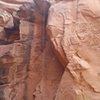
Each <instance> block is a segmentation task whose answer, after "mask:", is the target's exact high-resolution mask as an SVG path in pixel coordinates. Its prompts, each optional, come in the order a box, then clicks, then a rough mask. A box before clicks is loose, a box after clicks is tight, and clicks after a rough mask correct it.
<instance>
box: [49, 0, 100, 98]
mask: <svg viewBox="0 0 100 100" xmlns="http://www.w3.org/2000/svg"><path fill="white" fill-rule="evenodd" d="M99 26H100V1H99V0H96V1H94V0H78V1H76V0H74V1H72V0H70V1H62V2H59V3H57V4H55V5H53V6H52V7H51V8H50V15H49V21H48V31H49V32H48V35H49V37H50V41H51V42H52V44H53V47H54V48H55V50H56V51H58V53H59V55H60V56H61V57H62V61H68V64H67V65H66V68H65V72H64V74H63V76H62V80H61V84H60V86H59V89H58V91H57V95H56V99H55V100H99V99H100V90H99V89H100V76H99V73H100V67H99V65H100V61H99V57H100V46H99V45H100V43H99V39H100V34H99V33H100V27H99ZM62 50H63V53H64V56H63V54H62ZM57 57H58V58H59V56H58V55H57ZM62 61H61V62H62Z"/></svg>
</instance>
